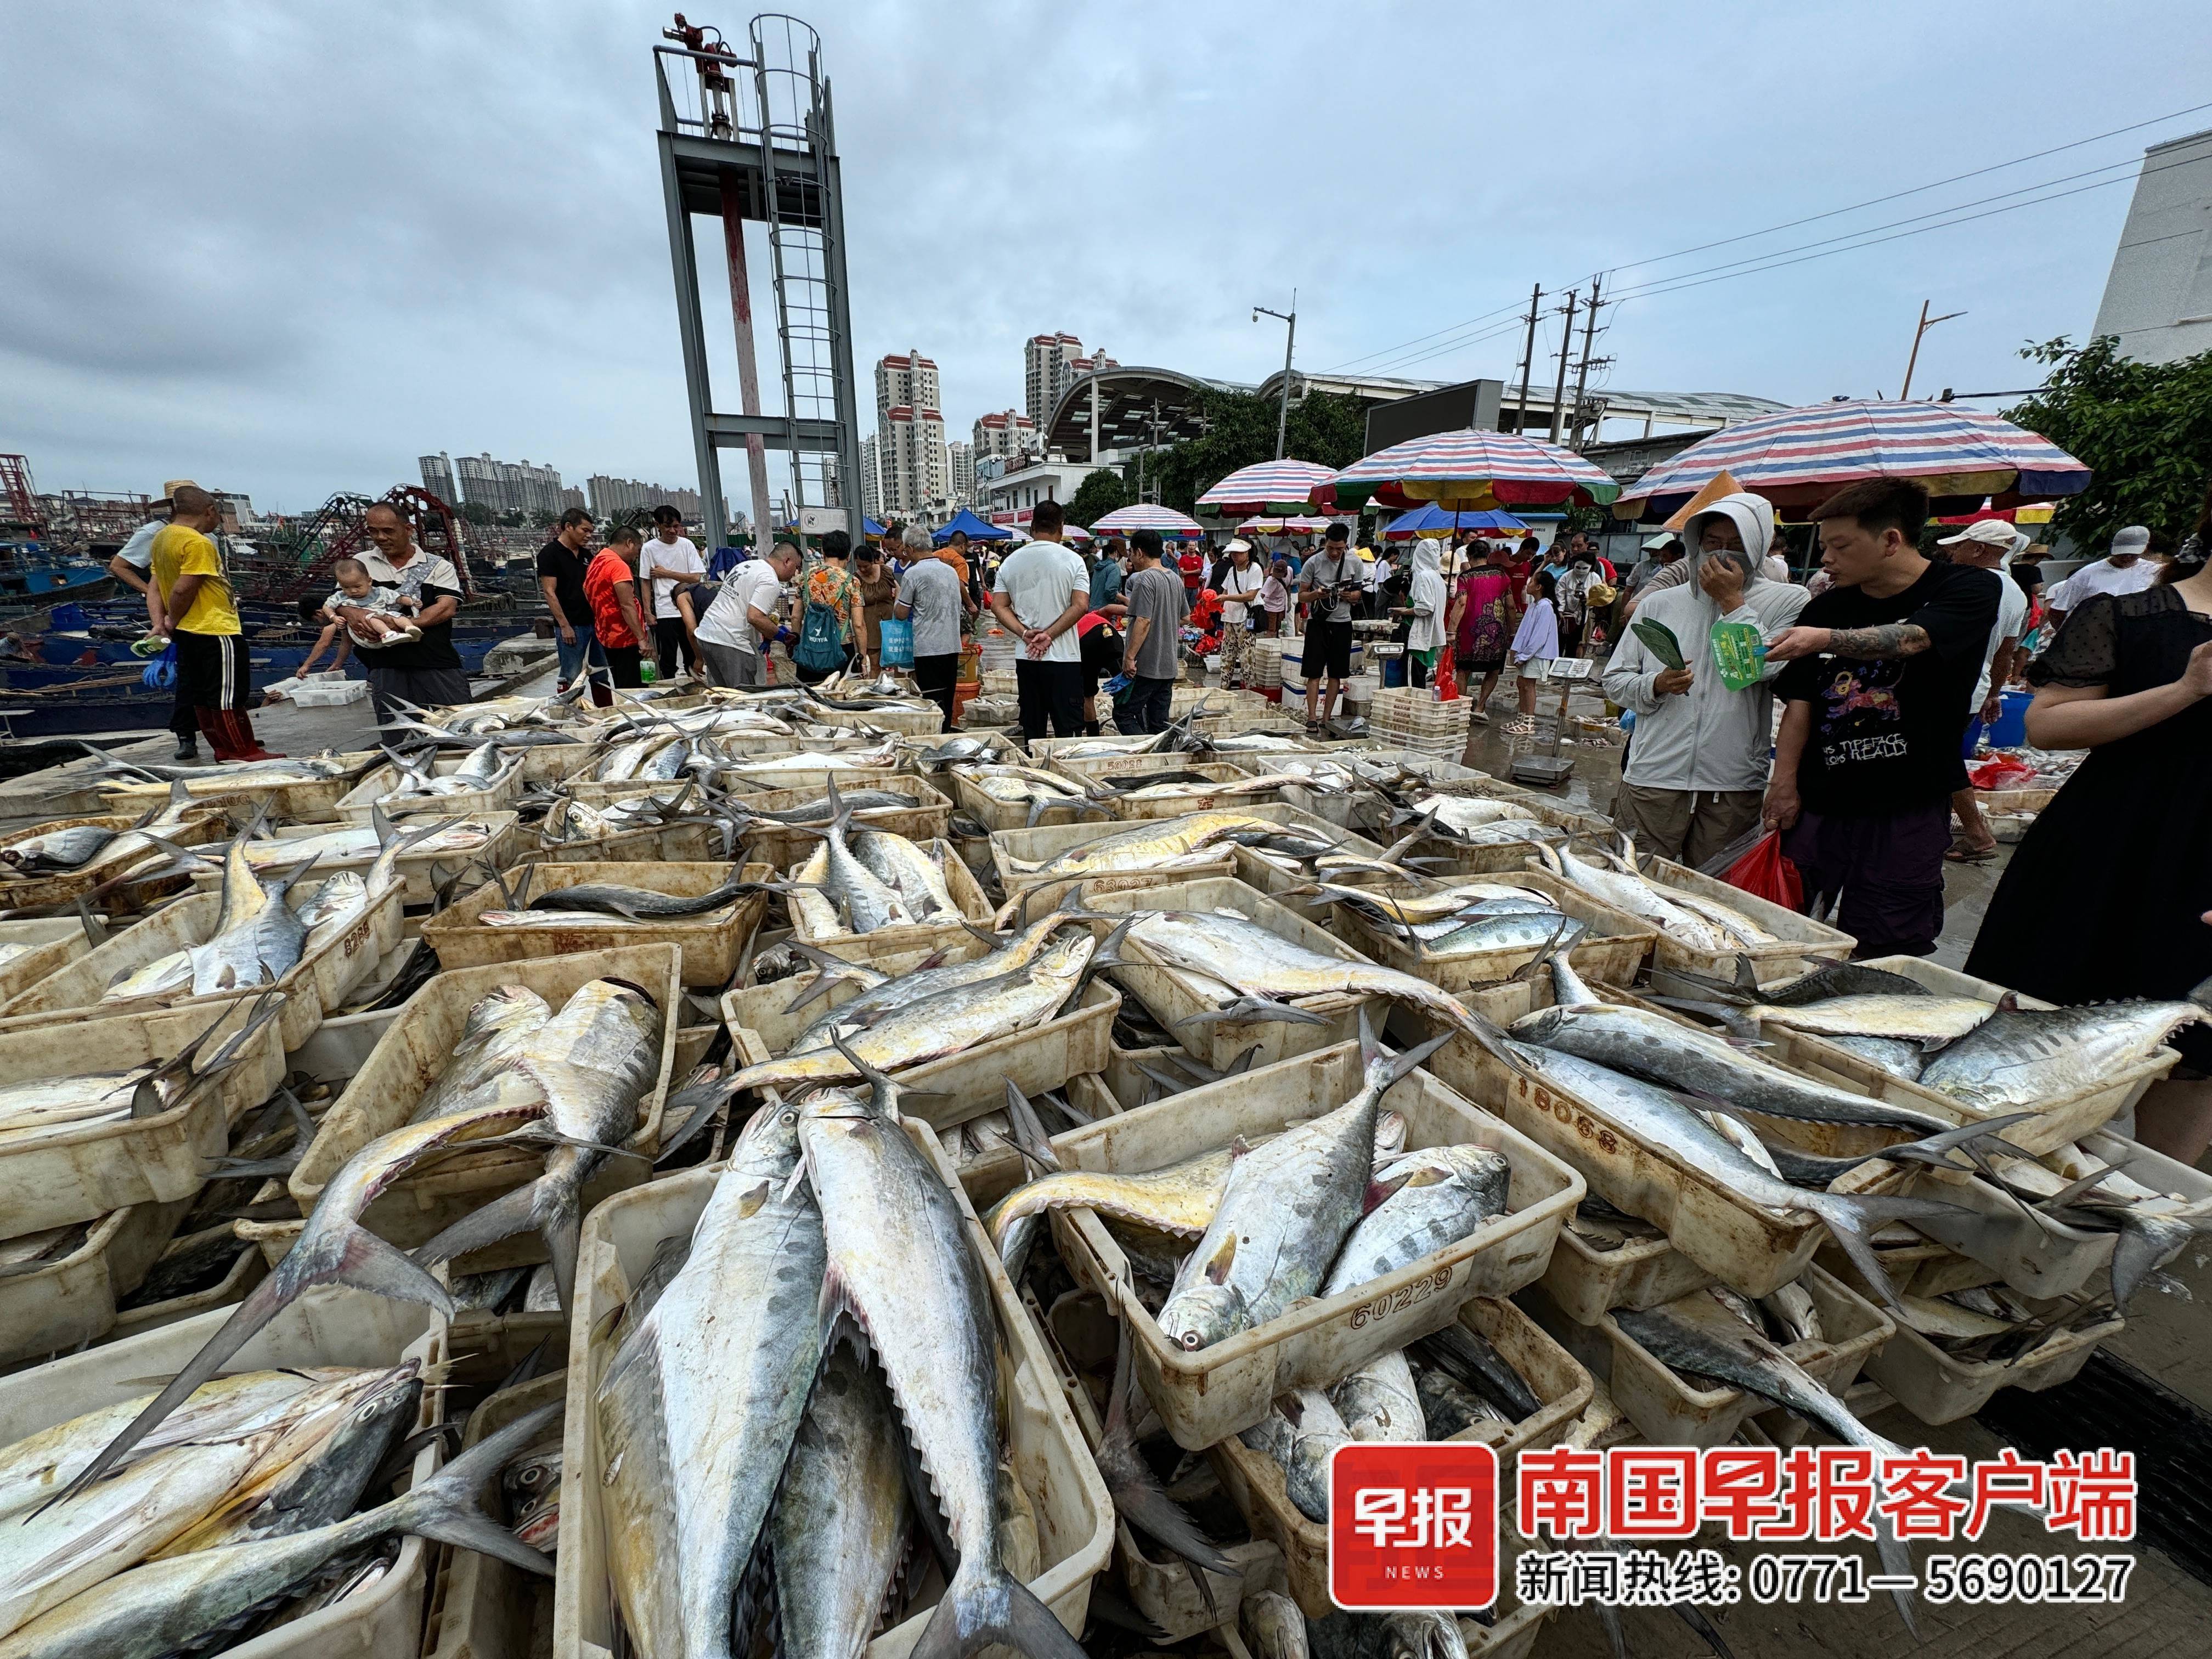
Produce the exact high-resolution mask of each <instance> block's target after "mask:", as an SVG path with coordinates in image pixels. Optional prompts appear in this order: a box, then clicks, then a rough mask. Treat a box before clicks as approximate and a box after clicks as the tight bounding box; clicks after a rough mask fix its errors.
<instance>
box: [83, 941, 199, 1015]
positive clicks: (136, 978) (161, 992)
mask: <svg viewBox="0 0 2212 1659" xmlns="http://www.w3.org/2000/svg"><path fill="white" fill-rule="evenodd" d="M191 987H192V953H191V951H190V950H189V949H186V950H183V951H170V952H169V953H168V954H167V956H161V957H155V958H154V960H153V961H151V962H149V963H146V964H145V965H144V966H143V967H141V968H135V969H131V971H130V972H128V973H125V974H123V975H119V976H118V978H117V979H115V980H114V981H112V983H111V984H110V985H109V986H108V987H107V988H106V990H105V991H103V992H101V993H100V1000H101V1001H102V1002H130V1001H132V1000H135V999H137V998H139V997H165V996H173V995H175V994H177V993H178V992H179V991H189V990H191Z"/></svg>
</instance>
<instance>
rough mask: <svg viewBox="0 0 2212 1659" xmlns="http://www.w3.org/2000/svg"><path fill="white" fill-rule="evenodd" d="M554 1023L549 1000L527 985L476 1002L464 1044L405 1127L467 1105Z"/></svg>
mask: <svg viewBox="0 0 2212 1659" xmlns="http://www.w3.org/2000/svg"><path fill="white" fill-rule="evenodd" d="M551 1018H553V1010H552V1008H551V1006H550V1005H548V1004H547V1002H546V1000H545V999H544V997H541V996H539V995H538V993H537V992H535V991H533V990H532V989H531V988H530V987H528V986H526V985H502V986H501V987H499V988H498V989H496V990H494V991H487V992H486V993H485V994H483V996H481V997H478V998H477V1000H476V1001H475V1003H474V1004H473V1005H471V1007H470V1009H469V1012H468V1015H467V1017H466V1018H465V1019H464V1020H463V1021H462V1023H461V1035H460V1040H459V1042H455V1043H454V1045H453V1054H452V1056H451V1057H450V1058H449V1059H448V1060H447V1062H446V1068H445V1070H443V1071H442V1072H441V1073H438V1079H437V1081H436V1082H435V1083H433V1084H432V1085H430V1087H429V1088H428V1090H427V1091H425V1092H424V1094H423V1096H422V1099H421V1101H419V1102H418V1103H416V1108H415V1109H414V1111H413V1112H412V1113H411V1114H410V1115H409V1117H408V1120H407V1121H409V1122H410V1123H421V1122H422V1121H425V1120H426V1119H429V1118H434V1117H442V1116H444V1115H446V1114H447V1113H448V1112H450V1111H453V1110H455V1109H458V1108H459V1107H462V1106H465V1105H466V1104H467V1103H469V1101H470V1100H471V1097H473V1095H474V1094H475V1092H476V1091H477V1090H478V1089H481V1088H482V1087H483V1086H484V1085H486V1084H488V1083H489V1082H490V1081H491V1079H493V1078H495V1077H496V1076H497V1075H498V1074H499V1073H501V1072H503V1071H505V1070H506V1069H507V1066H508V1065H509V1063H510V1062H512V1061H513V1060H514V1059H516V1058H517V1057H518V1056H520V1054H523V1053H525V1052H526V1050H527V1048H529V1045H530V1040H531V1039H532V1037H533V1036H536V1034H537V1033H538V1030H539V1029H540V1028H541V1027H543V1026H544V1024H545V1022H546V1021H548V1020H550V1019H551Z"/></svg>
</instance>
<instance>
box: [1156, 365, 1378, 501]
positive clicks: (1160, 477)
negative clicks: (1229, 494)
mask: <svg viewBox="0 0 2212 1659" xmlns="http://www.w3.org/2000/svg"><path fill="white" fill-rule="evenodd" d="M1205 410H1206V431H1205V432H1204V434H1203V435H1200V436H1199V437H1195V438H1186V439H1184V440H1183V441H1182V442H1180V443H1176V444H1172V445H1170V446H1169V447H1167V448H1165V449H1160V450H1154V451H1152V453H1149V454H1147V455H1146V457H1145V482H1146V485H1147V486H1157V487H1158V491H1159V499H1160V501H1161V502H1162V503H1163V504H1164V505H1165V506H1168V507H1174V508H1175V509H1176V511H1177V512H1179V513H1188V512H1191V511H1193V510H1194V509H1195V507H1197V505H1198V498H1199V497H1200V495H1204V494H1205V493H1206V491H1207V490H1208V489H1212V487H1213V486H1214V485H1215V484H1217V483H1220V482H1221V480H1222V479H1224V478H1225V477H1228V476H1229V475H1230V474H1231V473H1232V472H1234V471H1237V470H1238V469H1239V468H1241V467H1247V466H1251V465H1255V463H1257V462H1260V461H1272V460H1273V459H1275V422H1276V421H1277V419H1278V418H1279V415H1280V413H1281V405H1280V404H1279V403H1278V402H1277V401H1276V400H1275V399H1274V398H1262V397H1260V396H1259V395H1258V394H1257V393H1255V392H1207V393H1206V403H1205ZM1366 435H1367V405H1366V404H1365V403H1364V402H1363V401H1362V400H1361V399H1359V398H1352V397H1346V396H1344V395H1342V394H1340V393H1337V392H1308V393H1307V394H1306V397H1305V398H1304V401H1303V402H1302V403H1299V404H1295V405H1294V406H1293V407H1292V408H1291V418H1290V424H1289V426H1288V428H1286V429H1285V436H1284V442H1283V453H1284V454H1285V455H1286V456H1288V457H1289V458H1290V459H1292V460H1298V461H1313V462H1316V463H1318V464H1319V465H1322V466H1350V465H1352V463H1353V462H1354V461H1356V460H1358V459H1359V457H1360V455H1361V454H1362V453H1364V451H1365V448H1366Z"/></svg>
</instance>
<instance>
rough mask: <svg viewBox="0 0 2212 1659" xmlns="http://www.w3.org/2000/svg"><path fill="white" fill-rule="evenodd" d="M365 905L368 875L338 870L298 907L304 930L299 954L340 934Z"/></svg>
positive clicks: (350, 925)
mask: <svg viewBox="0 0 2212 1659" xmlns="http://www.w3.org/2000/svg"><path fill="white" fill-rule="evenodd" d="M299 910H300V925H301V927H304V928H306V929H307V945H306V946H305V948H304V949H303V951H302V952H301V954H302V955H307V954H310V953H312V952H313V951H316V950H318V949H319V948H320V947H321V946H322V945H325V944H326V943H327V942H329V941H330V940H331V939H335V938H337V937H338V936H339V935H341V934H343V933H344V932H345V931H346V929H347V928H349V927H352V926H353V924H354V923H355V922H356V921H359V920H360V919H361V917H362V915H363V914H364V913H365V912H366V911H367V910H368V878H367V877H365V876H363V875H362V874H361V873H360V872H357V871H353V870H341V871H339V872H337V873H336V874H335V875H332V876H331V877H329V878H326V879H325V880H324V881H323V882H322V883H321V884H319V885H318V886H317V887H316V889H315V890H314V891H313V893H311V894H310V895H308V897H307V902H306V903H305V904H302V905H301V906H300V907H299Z"/></svg>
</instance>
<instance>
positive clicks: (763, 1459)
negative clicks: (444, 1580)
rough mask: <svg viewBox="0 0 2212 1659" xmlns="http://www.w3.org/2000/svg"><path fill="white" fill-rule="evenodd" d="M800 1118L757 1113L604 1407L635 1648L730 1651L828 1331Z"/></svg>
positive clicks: (605, 1484) (713, 1654) (601, 1402)
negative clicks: (747, 1575)
mask: <svg viewBox="0 0 2212 1659" xmlns="http://www.w3.org/2000/svg"><path fill="white" fill-rule="evenodd" d="M799 1153H800V1142H799V1121H798V1113H797V1112H796V1111H795V1110H793V1109H790V1108H787V1107H775V1108H770V1109H764V1110H763V1111H760V1112H757V1113H755V1114H754V1115H753V1118H752V1120H751V1121H750V1122H749V1123H748V1124H747V1125H746V1127H745V1130H744V1133H743V1134H742V1135H741V1136H740V1137H739V1139H738V1146H737V1149H736V1151H735V1152H733V1153H732V1157H731V1159H730V1164H729V1167H728V1168H727V1169H726V1170H724V1171H723V1172H722V1174H721V1175H720V1177H719V1178H718V1179H717V1180H716V1181H715V1183H714V1193H713V1194H712V1195H711V1196H710V1197H709V1198H708V1200H707V1206H706V1208H705V1209H704V1210H703V1211H702V1212H701V1213H700V1216H699V1220H698V1224H697V1225H696V1226H695V1227H694V1228H693V1230H692V1234H691V1249H690V1255H689V1256H688V1257H687V1258H686V1260H685V1261H684V1266H683V1267H682V1268H681V1269H679V1270H678V1273H676V1275H675V1277H674V1278H672V1279H670V1280H669V1281H668V1284H667V1286H666V1288H665V1290H664V1291H662V1292H661V1294H660V1296H659V1299H658V1300H656V1301H655V1302H654V1303H653V1306H652V1308H651V1309H650V1310H648V1311H647V1313H646V1314H645V1315H644V1316H643V1318H642V1319H641V1321H640V1322H638V1323H637V1324H635V1326H633V1327H631V1328H629V1331H628V1332H627V1333H625V1334H624V1335H623V1339H622V1341H621V1343H620V1345H619V1346H617V1349H616V1351H615V1354H614V1357H613V1358H612V1359H611V1361H610V1362H609V1364H608V1366H607V1370H606V1373H605V1376H604V1378H603V1379H602V1380H601V1382H600V1383H599V1392H598V1394H597V1396H596V1398H595V1400H594V1409H595V1410H596V1411H597V1412H598V1413H599V1435H600V1455H601V1458H602V1460H603V1461H602V1462H601V1465H600V1468H599V1471H598V1472H597V1478H598V1479H599V1481H600V1483H601V1494H600V1498H601V1502H603V1503H604V1504H605V1505H606V1506H607V1510H608V1528H607V1547H608V1557H609V1560H608V1567H609V1571H610V1573H611V1577H613V1580H614V1583H615V1588H616V1593H617V1598H618V1600H619V1601H620V1603H621V1607H622V1611H623V1622H624V1624H625V1625H626V1626H628V1627H629V1632H630V1633H631V1637H632V1639H633V1640H634V1641H635V1642H636V1643H637V1644H638V1648H639V1651H641V1652H642V1653H651V1654H654V1655H659V1656H668V1659H728V1656H730V1655H731V1654H732V1652H734V1651H742V1649H739V1648H738V1647H737V1646H736V1645H735V1644H736V1642H737V1640H738V1636H739V1635H741V1634H744V1635H749V1632H743V1633H739V1632H733V1629H732V1626H733V1622H734V1620H733V1616H732V1605H733V1603H734V1602H735V1601H736V1600H737V1597H738V1585H739V1583H740V1581H741V1580H742V1578H743V1577H744V1571H745V1567H746V1564H747V1562H748V1561H749V1560H750V1559H751V1557H752V1553H753V1549H754V1546H755V1544H756V1542H757V1541H758V1539H759V1537H760V1534H761V1528H762V1526H763V1523H764V1522H765V1519H766V1517H767V1515H768V1512H769V1504H770V1501H771V1500H772V1499H773V1498H774V1496H775V1487H776V1484H777V1481H778V1480H779V1479H780V1478H781V1474H782V1472H783V1470H784V1468H785V1466H786V1465H787V1462H789V1460H790V1454H791V1450H792V1445H793V1440H794V1438H795V1437H796V1436H797V1435H798V1432H799V1423H800V1420H801V1419H802V1418H803V1416H804V1415H805V1409H806V1402H807V1392H808V1387H809V1384H810V1383H811V1381H812V1379H813V1376H814V1374H815V1370H816V1368H817V1364H818V1362H819V1359H820V1355H821V1352H822V1344H823V1335H824V1329H823V1316H822V1312H821V1305H822V1299H823V1261H824V1255H823V1231H822V1213H821V1210H820V1209H819V1207H817V1204H816V1201H815V1197H814V1193H813V1190H812V1189H811V1188H810V1187H808V1186H807V1185H806V1184H805V1183H804V1182H801V1183H799V1184H797V1185H794V1184H793V1181H792V1179H791V1177H792V1172H793V1170H795V1169H796V1168H797V1167H798V1164H799Z"/></svg>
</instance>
